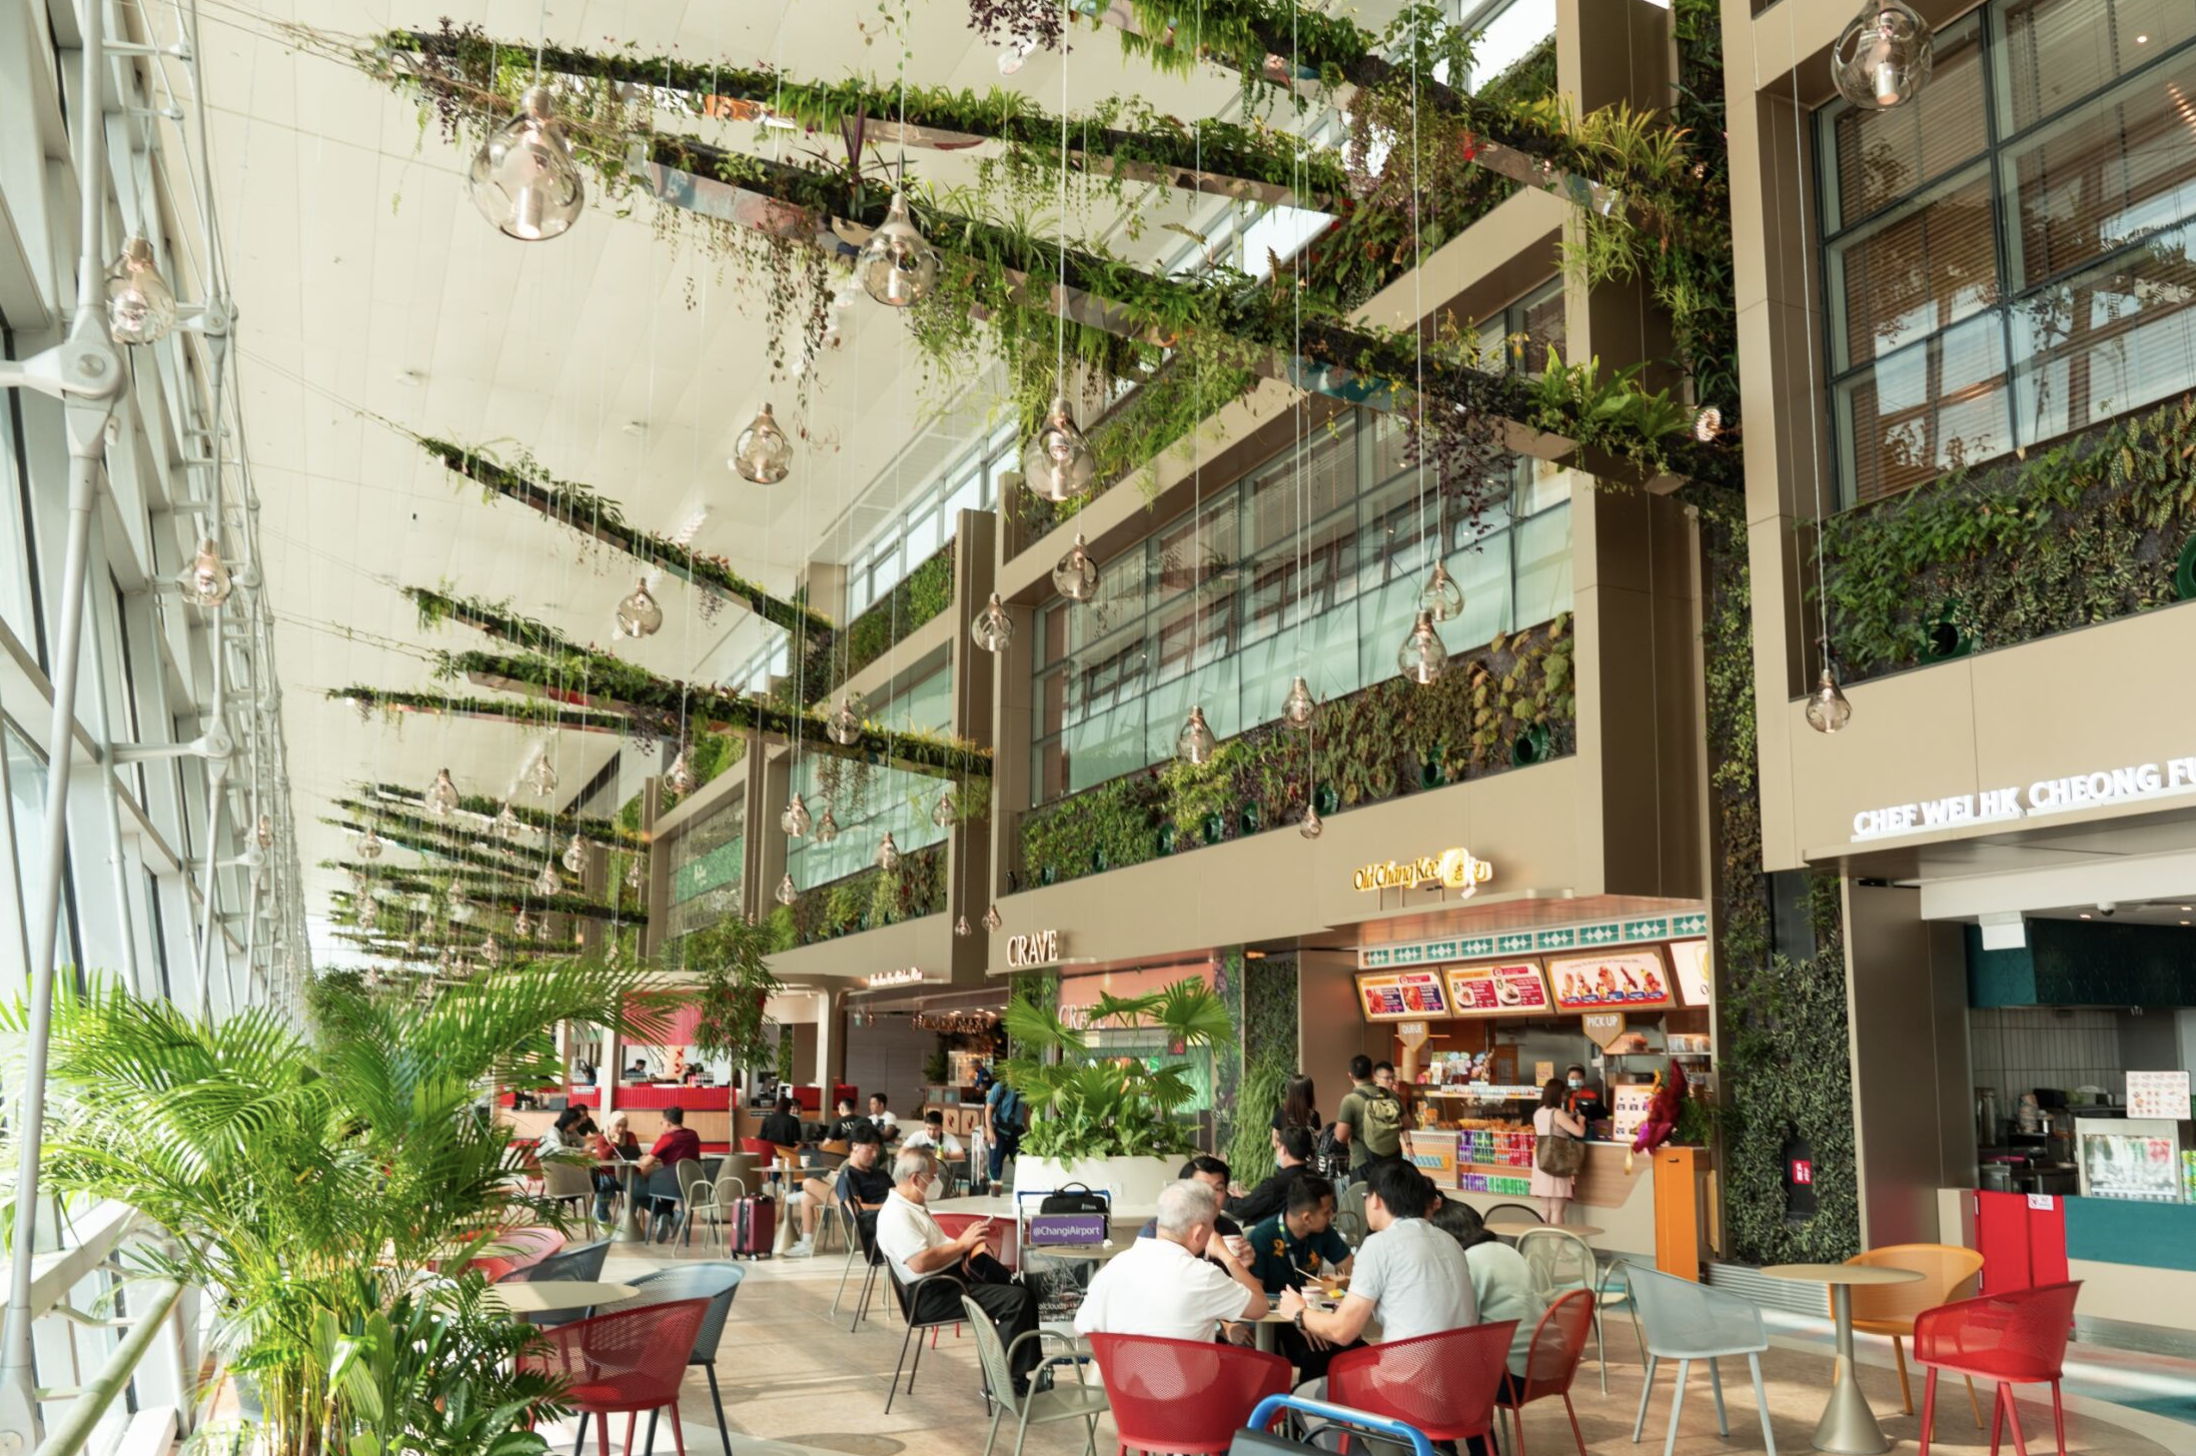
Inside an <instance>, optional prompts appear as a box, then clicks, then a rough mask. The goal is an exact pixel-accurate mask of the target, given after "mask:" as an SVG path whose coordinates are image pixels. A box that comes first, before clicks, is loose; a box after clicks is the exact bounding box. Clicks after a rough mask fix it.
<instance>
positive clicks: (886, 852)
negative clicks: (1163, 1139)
mask: <svg viewBox="0 0 2196 1456" xmlns="http://www.w3.org/2000/svg"><path fill="white" fill-rule="evenodd" d="M899 864H900V846H898V845H897V844H894V843H893V842H892V831H891V830H889V829H887V830H886V831H885V834H884V838H882V839H880V840H878V841H877V868H878V869H881V870H892V869H897V868H898V867H899Z"/></svg>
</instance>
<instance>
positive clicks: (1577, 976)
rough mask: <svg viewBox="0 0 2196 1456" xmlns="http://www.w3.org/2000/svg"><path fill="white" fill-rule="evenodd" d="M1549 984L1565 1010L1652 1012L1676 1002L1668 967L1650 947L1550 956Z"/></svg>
mask: <svg viewBox="0 0 2196 1456" xmlns="http://www.w3.org/2000/svg"><path fill="white" fill-rule="evenodd" d="M1548 984H1549V985H1550V986H1551V987H1552V988H1553V989H1554V991H1555V1000H1556V1005H1557V1007H1559V1008H1560V1009H1562V1010H1564V1011H1653V1010H1657V1009H1660V1008H1662V1007H1666V1006H1673V1005H1675V1004H1676V998H1674V997H1673V996H1672V995H1671V994H1670V971H1669V968H1668V967H1667V966H1665V965H1664V964H1663V960H1662V957H1661V956H1660V955H1658V954H1656V953H1655V952H1654V951H1652V950H1624V951H1601V952H1597V953H1595V954H1593V955H1580V956H1560V957H1558V956H1551V957H1549V959H1548Z"/></svg>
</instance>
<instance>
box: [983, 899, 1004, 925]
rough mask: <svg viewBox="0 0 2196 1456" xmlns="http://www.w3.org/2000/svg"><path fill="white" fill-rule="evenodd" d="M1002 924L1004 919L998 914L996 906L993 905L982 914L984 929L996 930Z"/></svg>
mask: <svg viewBox="0 0 2196 1456" xmlns="http://www.w3.org/2000/svg"><path fill="white" fill-rule="evenodd" d="M1004 924H1006V919H1005V917H1003V916H1001V915H1000V914H999V907H998V906H996V905H994V906H992V907H991V908H990V909H989V910H986V911H985V912H984V929H986V930H997V929H998V928H999V927H1000V926H1002V925H1004Z"/></svg>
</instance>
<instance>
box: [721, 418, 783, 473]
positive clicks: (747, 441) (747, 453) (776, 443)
mask: <svg viewBox="0 0 2196 1456" xmlns="http://www.w3.org/2000/svg"><path fill="white" fill-rule="evenodd" d="M731 464H732V468H733V470H735V471H737V472H738V473H739V477H740V479H742V480H746V481H752V482H754V483H755V484H756V485H776V484H777V483H778V482H779V481H781V480H783V479H785V477H786V475H787V474H788V473H789V472H790V471H791V470H792V469H793V442H792V441H791V440H788V439H787V438H786V437H785V431H783V430H781V429H779V428H778V417H777V416H776V415H774V414H772V413H771V412H770V406H769V405H767V404H766V405H764V406H763V407H762V408H761V409H759V410H757V411H756V412H755V418H754V419H753V420H752V421H750V422H749V424H748V426H747V428H746V429H744V430H742V431H740V438H739V439H738V440H737V441H735V442H734V443H733V446H732V461H731Z"/></svg>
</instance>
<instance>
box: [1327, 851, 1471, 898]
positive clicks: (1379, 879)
mask: <svg viewBox="0 0 2196 1456" xmlns="http://www.w3.org/2000/svg"><path fill="white" fill-rule="evenodd" d="M1493 878H1494V866H1493V865H1491V864H1489V863H1488V862H1487V861H1486V860H1483V859H1479V858H1476V857H1474V856H1473V854H1472V852H1471V851H1470V850H1468V849H1445V850H1443V851H1441V853H1440V854H1438V855H1432V854H1422V855H1420V856H1419V857H1418V858H1417V859H1414V860H1403V861H1397V860H1392V859H1391V860H1389V861H1388V862H1387V863H1385V864H1367V865H1359V866H1358V867H1357V869H1356V871H1355V872H1354V873H1352V874H1351V876H1350V883H1351V884H1353V885H1355V886H1356V887H1357V888H1358V889H1360V890H1415V889H1417V888H1418V887H1419V886H1421V885H1425V886H1427V887H1429V888H1433V887H1439V888H1441V889H1444V890H1458V891H1461V892H1462V893H1463V894H1464V896H1465V897H1466V898H1470V896H1471V895H1472V893H1473V892H1474V891H1476V890H1477V889H1478V888H1479V887H1480V886H1481V885H1484V884H1486V883H1487V881H1489V880H1491V879H1493Z"/></svg>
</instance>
